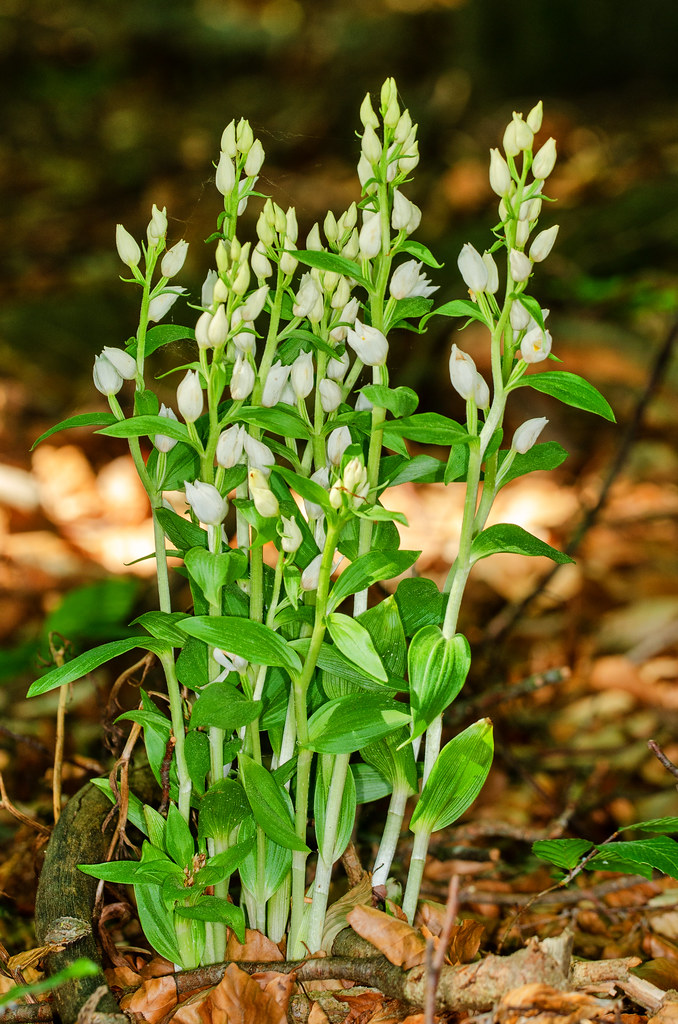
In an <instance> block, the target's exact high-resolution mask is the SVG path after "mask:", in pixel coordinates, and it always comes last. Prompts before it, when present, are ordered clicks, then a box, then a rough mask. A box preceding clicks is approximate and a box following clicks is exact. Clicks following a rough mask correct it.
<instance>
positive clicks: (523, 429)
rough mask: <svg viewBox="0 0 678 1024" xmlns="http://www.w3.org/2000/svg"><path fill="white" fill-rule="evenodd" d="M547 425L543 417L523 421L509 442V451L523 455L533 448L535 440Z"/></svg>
mask: <svg viewBox="0 0 678 1024" xmlns="http://www.w3.org/2000/svg"><path fill="white" fill-rule="evenodd" d="M547 423H548V420H547V419H546V417H545V416H537V417H535V419H533V420H525V422H524V423H521V424H520V426H519V427H518V429H517V430H516V432H515V434H514V435H513V440H512V441H511V449H512V451H514V452H518V454H519V455H525V453H526V452H529V450H530V448H532V447H534V445H535V444H536V442H537V438H538V437H539V435H540V434H541V432H542V430H543V429H544V427H545V426H546V424H547Z"/></svg>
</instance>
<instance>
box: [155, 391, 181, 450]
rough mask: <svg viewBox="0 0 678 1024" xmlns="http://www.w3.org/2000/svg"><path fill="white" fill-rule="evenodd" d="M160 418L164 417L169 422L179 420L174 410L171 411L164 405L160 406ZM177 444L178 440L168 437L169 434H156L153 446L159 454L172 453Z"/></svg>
mask: <svg viewBox="0 0 678 1024" xmlns="http://www.w3.org/2000/svg"><path fill="white" fill-rule="evenodd" d="M158 416H163V417H164V418H165V419H168V420H176V418H177V414H176V413H175V411H174V409H169V408H168V407H167V406H166V405H165V404H164V403H163V404H162V405H161V406H160V411H159V412H158ZM176 443H177V442H176V438H174V437H168V436H167V434H156V435H155V437H154V438H153V444H154V445H155V447H156V448H157V449H158V451H159V452H171V451H172V449H173V448H174V446H175V444H176Z"/></svg>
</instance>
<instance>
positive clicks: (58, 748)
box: [49, 633, 70, 825]
mask: <svg viewBox="0 0 678 1024" xmlns="http://www.w3.org/2000/svg"><path fill="white" fill-rule="evenodd" d="M58 635H59V634H57V633H50V635H49V650H50V653H51V655H52V661H53V662H54V664H55V665H57V666H59V667H61V665H63V664H64V662H65V660H66V658H65V655H66V642H65V641H64V640H63V637H61V640H62V644H61V645H60V646H59V647H57V645H56V641H55V638H56V637H57V636H58ZM69 689H70V684H68V683H66V684H65V685H64V686H60V687H59V704H58V707H57V716H56V741H55V744H54V771H53V772H52V808H53V812H54V824H55V825H56V823H57V821H58V820H59V817H60V815H61V777H62V771H63V763H64V739H65V736H66V706H67V704H68V692H69Z"/></svg>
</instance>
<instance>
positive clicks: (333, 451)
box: [327, 426, 351, 466]
mask: <svg viewBox="0 0 678 1024" xmlns="http://www.w3.org/2000/svg"><path fill="white" fill-rule="evenodd" d="M350 443H351V431H350V430H349V429H348V427H346V426H343V427H335V429H334V430H333V431H332V432H331V434H330V436H329V437H328V438H327V460H328V462H329V463H330V465H332V466H338V465H339V464H340V463H341V460H342V457H343V454H344V452H345V451H346V449H347V448H348V446H349V445H350Z"/></svg>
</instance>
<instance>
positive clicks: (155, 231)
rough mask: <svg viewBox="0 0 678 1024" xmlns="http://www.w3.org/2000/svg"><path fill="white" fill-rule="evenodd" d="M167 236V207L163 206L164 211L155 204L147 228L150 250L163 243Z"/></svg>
mask: <svg viewBox="0 0 678 1024" xmlns="http://www.w3.org/2000/svg"><path fill="white" fill-rule="evenodd" d="M166 234H167V207H166V206H163V208H162V210H159V209H158V207H157V206H156V205H155V203H153V209H152V210H151V219H150V221H149V223H148V227H147V228H146V238H147V239H148V244H149V247H150V248H153V246H155V245H157V244H158V242H161V241H162V240H163V239H164V237H165V235H166Z"/></svg>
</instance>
